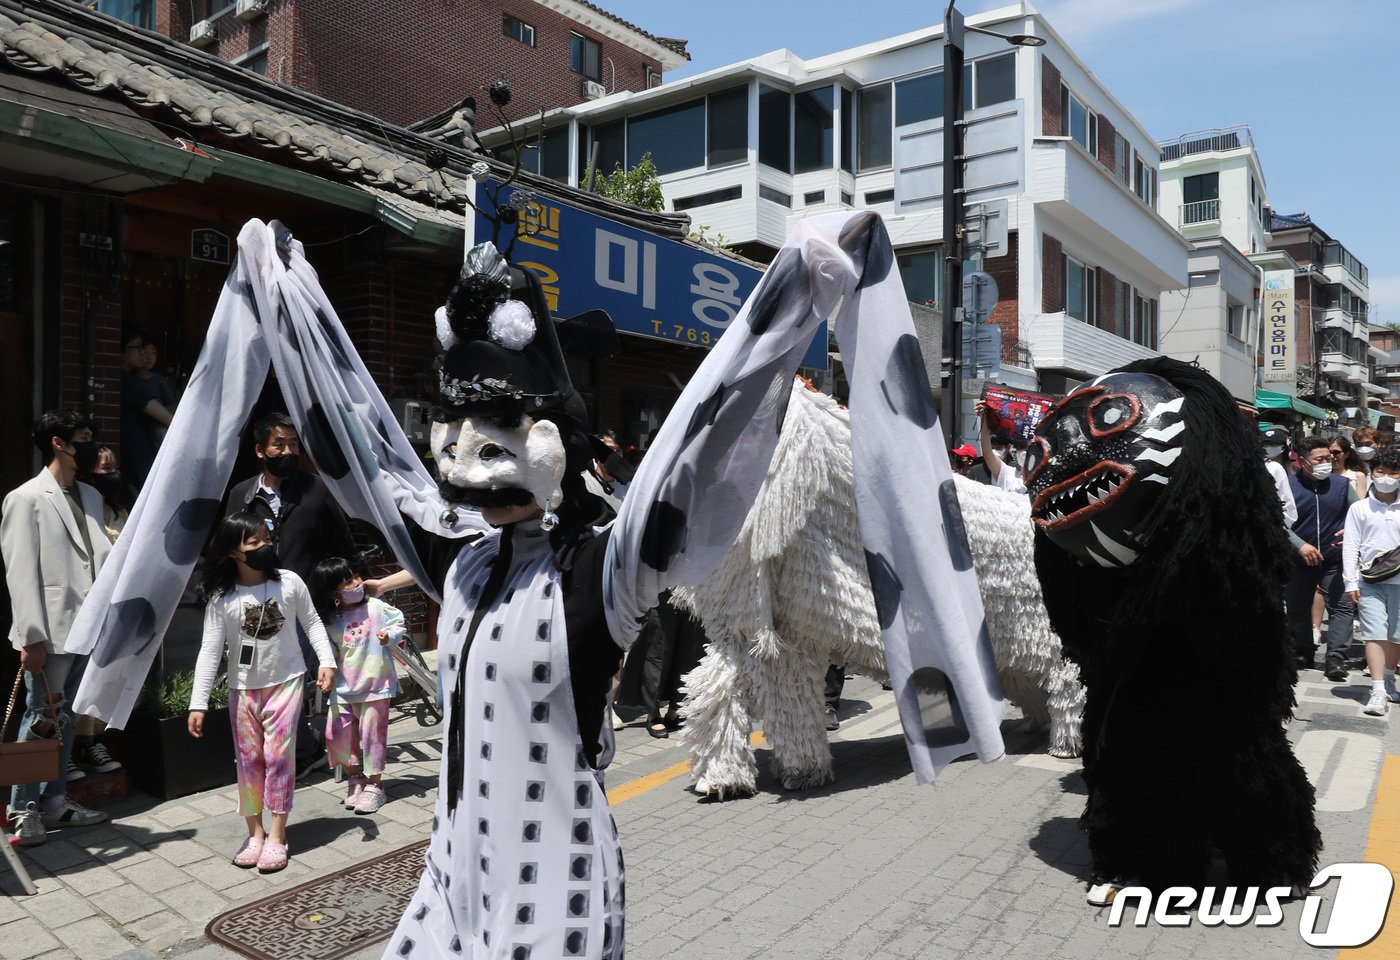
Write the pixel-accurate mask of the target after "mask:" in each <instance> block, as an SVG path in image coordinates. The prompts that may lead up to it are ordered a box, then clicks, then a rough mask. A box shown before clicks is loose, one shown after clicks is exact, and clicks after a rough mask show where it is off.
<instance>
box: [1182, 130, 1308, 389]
mask: <svg viewBox="0 0 1400 960" xmlns="http://www.w3.org/2000/svg"><path fill="white" fill-rule="evenodd" d="M1161 182H1162V187H1161V190H1162V215H1163V216H1164V217H1166V218H1167V220H1168V221H1169V222H1170V223H1172V224H1173V225H1174V226H1175V227H1176V228H1177V229H1178V230H1179V231H1180V232H1181V234H1182V236H1184V237H1185V238H1186V239H1187V240H1188V241H1190V243H1191V255H1190V259H1189V262H1188V269H1189V274H1190V282H1189V284H1188V285H1187V287H1186V288H1185V289H1183V290H1174V291H1168V292H1166V293H1163V295H1162V313H1163V315H1164V316H1165V317H1166V318H1167V320H1166V326H1165V329H1164V330H1163V335H1162V338H1161V342H1160V344H1159V347H1160V349H1161V351H1162V352H1163V353H1165V354H1166V355H1167V356H1170V357H1175V358H1177V359H1179V360H1186V361H1193V362H1196V363H1199V364H1200V365H1201V366H1202V367H1204V368H1205V369H1206V370H1209V371H1210V372H1211V373H1212V374H1213V375H1214V376H1215V377H1216V379H1218V380H1219V381H1220V382H1221V383H1223V384H1224V385H1225V387H1226V389H1228V390H1229V391H1230V393H1231V394H1232V395H1233V396H1234V397H1235V398H1236V399H1237V400H1239V401H1241V402H1242V403H1247V404H1249V405H1251V406H1252V405H1253V404H1254V402H1255V401H1254V398H1255V392H1256V390H1257V388H1258V386H1259V383H1258V376H1259V373H1258V371H1259V364H1258V353H1259V333H1260V319H1259V318H1260V303H1259V296H1260V291H1261V289H1262V281H1261V273H1260V271H1261V269H1270V270H1274V269H1292V268H1293V263H1292V261H1290V260H1287V259H1286V258H1284V257H1282V256H1281V255H1280V254H1271V253H1270V252H1269V249H1268V248H1269V238H1268V216H1269V201H1268V192H1267V187H1266V184H1265V180H1264V170H1263V166H1262V164H1261V163H1260V160H1259V154H1258V152H1257V151H1256V150H1255V148H1254V138H1253V136H1252V135H1251V134H1250V130H1249V127H1248V126H1245V125H1243V124H1241V125H1237V126H1233V127H1224V128H1219V129H1212V130H1200V131H1195V132H1193V133H1187V134H1183V135H1182V136H1179V137H1174V138H1172V139H1170V140H1166V141H1163V143H1162V163H1161ZM1283 392H1285V393H1288V394H1290V395H1291V394H1292V393H1293V391H1292V390H1291V389H1290V390H1284V391H1283Z"/></svg>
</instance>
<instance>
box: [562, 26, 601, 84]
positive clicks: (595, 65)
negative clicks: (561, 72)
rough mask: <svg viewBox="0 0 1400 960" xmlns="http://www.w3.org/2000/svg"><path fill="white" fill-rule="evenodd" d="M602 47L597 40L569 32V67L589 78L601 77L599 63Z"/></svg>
mask: <svg viewBox="0 0 1400 960" xmlns="http://www.w3.org/2000/svg"><path fill="white" fill-rule="evenodd" d="M602 60H603V57H602V48H601V47H600V46H599V45H598V41H596V40H590V39H588V38H587V37H580V36H579V35H578V34H576V33H571V34H569V69H570V70H572V71H573V72H574V73H581V74H583V75H584V76H585V77H587V78H588V79H590V80H597V79H599V78H600V77H601V74H600V72H599V64H600V63H602Z"/></svg>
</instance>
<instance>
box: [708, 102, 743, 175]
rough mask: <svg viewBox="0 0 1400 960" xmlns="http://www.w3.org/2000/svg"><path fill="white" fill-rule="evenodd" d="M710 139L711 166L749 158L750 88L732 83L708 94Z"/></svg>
mask: <svg viewBox="0 0 1400 960" xmlns="http://www.w3.org/2000/svg"><path fill="white" fill-rule="evenodd" d="M708 111H709V113H708V118H707V123H708V127H709V130H708V132H709V143H708V146H707V148H706V160H707V162H708V163H709V165H710V166H712V167H721V166H724V165H725V164H727V163H743V162H744V161H746V160H748V158H749V88H748V87H747V86H744V87H735V88H734V89H733V90H725V91H724V92H723V93H712V94H710V97H709V104H708Z"/></svg>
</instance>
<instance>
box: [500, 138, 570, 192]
mask: <svg viewBox="0 0 1400 960" xmlns="http://www.w3.org/2000/svg"><path fill="white" fill-rule="evenodd" d="M497 153H498V154H499V156H500V158H501V159H502V160H504V161H505V162H507V163H509V162H511V161H512V160H514V159H515V154H514V151H513V150H511V149H510V148H507V147H500V148H498V149H497ZM520 168H521V169H522V170H528V171H530V172H531V173H538V174H540V175H541V176H545V177H549V178H550V179H551V180H557V181H559V182H560V183H568V182H569V128H568V127H556V128H555V129H553V130H549V131H546V132H545V134H544V136H542V137H535V138H534V139H531V140H529V141H527V142H526V143H525V144H524V146H523V149H522V150H521V151H520Z"/></svg>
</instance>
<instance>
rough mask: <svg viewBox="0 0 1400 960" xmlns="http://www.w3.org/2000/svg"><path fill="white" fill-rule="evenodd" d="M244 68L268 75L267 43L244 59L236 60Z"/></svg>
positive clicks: (251, 71)
mask: <svg viewBox="0 0 1400 960" xmlns="http://www.w3.org/2000/svg"><path fill="white" fill-rule="evenodd" d="M235 62H236V63H237V64H238V65H239V66H240V67H242V68H243V69H244V70H247V71H248V72H250V73H258V74H261V75H262V76H264V77H265V76H267V44H265V43H264V44H263V45H262V48H261V49H259V50H257V51H256V52H250V53H249V54H248V55H246V56H244V57H243V59H242V60H238V61H235Z"/></svg>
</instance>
